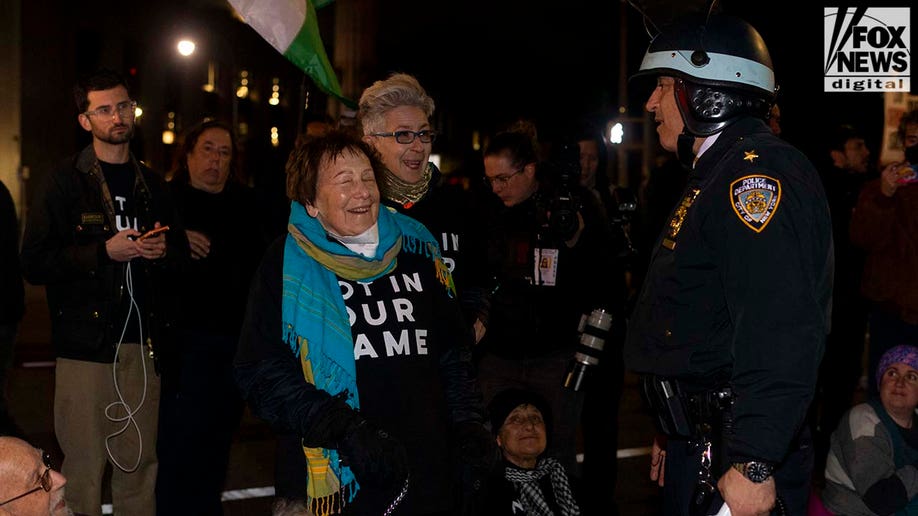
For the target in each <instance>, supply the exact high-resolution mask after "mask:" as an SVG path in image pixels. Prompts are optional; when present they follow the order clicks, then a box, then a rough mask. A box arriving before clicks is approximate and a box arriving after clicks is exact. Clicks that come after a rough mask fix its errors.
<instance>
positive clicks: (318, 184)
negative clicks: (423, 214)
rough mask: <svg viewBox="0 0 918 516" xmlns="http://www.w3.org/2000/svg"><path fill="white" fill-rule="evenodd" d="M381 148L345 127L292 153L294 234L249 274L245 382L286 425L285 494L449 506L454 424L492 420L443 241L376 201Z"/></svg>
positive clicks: (281, 460) (281, 456) (261, 405)
mask: <svg viewBox="0 0 918 516" xmlns="http://www.w3.org/2000/svg"><path fill="white" fill-rule="evenodd" d="M377 159H378V158H377V157H376V154H375V152H374V151H373V150H372V148H371V147H369V146H368V145H367V144H366V143H365V142H363V141H359V140H356V139H354V138H353V137H351V136H348V135H346V134H343V133H339V132H331V133H329V134H328V135H326V136H321V137H316V138H314V139H310V140H308V141H306V142H303V143H302V144H301V145H300V146H298V147H297V148H296V149H295V150H294V151H293V153H292V154H291V156H290V159H289V161H288V163H287V176H288V180H287V193H288V196H289V197H290V198H291V199H292V200H293V203H292V206H291V214H290V224H289V229H288V230H289V233H288V235H286V237H284V238H282V239H279V240H278V241H276V242H275V243H274V244H273V245H272V246H270V247H269V248H268V251H267V252H266V254H265V257H264V259H263V261H262V264H261V267H260V268H259V271H258V272H257V274H256V278H255V281H254V282H253V285H252V290H251V293H250V297H249V307H248V312H247V314H246V319H245V322H244V329H243V335H242V338H241V339H240V344H239V346H240V347H239V350H238V354H237V357H236V371H237V380H238V382H239V385H240V386H241V388H242V391H243V393H244V396H245V398H246V399H247V400H248V401H249V403H250V404H251V406H252V409H253V411H254V412H255V414H256V415H258V416H259V417H261V418H263V419H265V420H267V421H268V422H269V423H271V424H272V426H273V427H274V428H275V429H276V430H278V431H280V432H282V433H283V434H284V437H282V438H281V442H280V443H279V448H278V456H277V461H278V474H277V479H276V493H277V496H278V497H280V498H283V499H294V500H295V499H305V500H307V505H308V506H309V507H310V509H311V510H313V511H314V512H315V513H316V514H319V515H323V514H331V513H342V512H344V513H350V514H381V513H383V512H384V510H386V509H387V508H389V507H393V506H396V505H398V506H399V513H400V514H441V513H447V512H449V511H450V510H451V508H452V507H453V503H454V500H453V498H452V494H453V493H452V492H451V482H450V478H449V471H450V468H449V457H450V448H449V446H450V444H451V443H450V442H449V437H450V435H451V430H456V429H458V428H459V427H462V426H466V425H473V426H477V427H478V428H483V426H482V425H481V420H482V410H481V401H480V395H479V394H478V392H477V390H476V389H475V381H474V377H473V376H472V370H471V365H470V356H469V355H470V353H469V346H470V344H471V336H470V335H469V333H468V332H467V331H465V330H464V329H463V322H462V317H461V314H460V311H459V306H458V304H457V302H456V300H455V298H454V297H453V286H452V279H451V276H450V274H449V271H448V270H447V268H446V266H445V265H444V263H443V260H442V258H441V256H440V251H439V248H438V247H437V243H436V240H434V238H433V237H432V236H431V235H430V233H429V232H428V231H427V230H426V229H425V228H424V226H422V225H421V224H420V223H418V222H417V221H415V220H413V219H410V218H408V217H405V216H402V215H399V214H398V213H395V212H393V211H390V210H389V209H387V208H380V204H379V198H380V197H379V189H378V188H377V183H376V178H377V171H379V170H380V166H379V163H378V161H377ZM406 450H407V452H406ZM339 459H340V460H341V462H339Z"/></svg>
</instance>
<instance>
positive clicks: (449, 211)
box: [357, 73, 486, 339]
mask: <svg viewBox="0 0 918 516" xmlns="http://www.w3.org/2000/svg"><path fill="white" fill-rule="evenodd" d="M433 114H434V100H433V98H431V97H430V96H429V95H428V94H427V92H426V91H425V90H424V88H423V87H421V84H420V83H419V82H418V80H417V79H416V78H415V77H413V76H411V75H408V74H404V73H395V74H392V75H390V76H389V77H387V78H386V79H384V80H381V81H376V82H375V83H373V84H372V85H371V86H370V87H368V88H367V89H365V90H364V91H363V93H362V94H361V96H360V109H359V111H358V112H357V116H358V118H359V120H360V125H361V128H362V129H363V139H364V141H366V142H367V143H369V144H370V145H372V146H373V148H374V149H376V151H377V152H378V153H379V156H380V159H381V160H382V164H383V169H382V172H381V175H380V193H381V195H382V203H383V204H385V205H387V206H390V207H392V208H395V209H396V210H398V212H399V213H402V214H405V215H408V216H409V217H411V218H413V219H415V220H417V221H419V222H421V223H422V224H424V226H425V227H427V228H428V229H429V230H430V232H431V233H433V235H434V236H435V237H436V238H437V242H438V243H439V244H440V246H441V248H440V250H441V252H442V254H443V261H444V262H445V263H446V265H447V266H448V267H449V270H450V272H451V273H452V275H453V278H454V279H455V282H456V289H457V291H458V293H459V296H460V301H461V304H462V306H463V310H464V312H465V316H466V320H467V322H468V324H469V326H470V327H474V329H475V332H476V337H477V338H479V339H480V338H481V335H482V334H483V331H484V325H483V319H484V318H485V317H486V316H485V315H484V313H485V311H486V309H485V308H484V307H485V302H484V290H483V289H482V288H481V286H480V285H476V286H473V283H474V282H475V280H476V278H473V276H474V274H476V273H477V272H478V270H479V269H480V267H481V264H482V263H483V262H482V259H483V257H482V254H480V250H481V243H480V239H481V237H482V236H483V234H482V231H481V228H482V225H481V222H480V220H479V219H477V218H476V217H477V215H478V213H479V211H480V210H479V209H478V207H477V204H476V199H475V197H474V196H473V195H472V194H471V193H470V192H469V191H467V190H465V189H463V188H461V187H460V186H458V185H455V184H451V183H450V182H449V181H447V180H446V178H445V177H443V176H442V175H441V173H440V170H439V169H437V167H436V166H435V165H434V164H433V163H432V162H431V161H430V153H431V152H432V150H433V144H434V142H435V141H436V139H437V131H436V130H435V129H434V128H433V126H432V125H431V122H430V120H431V117H432V116H433Z"/></svg>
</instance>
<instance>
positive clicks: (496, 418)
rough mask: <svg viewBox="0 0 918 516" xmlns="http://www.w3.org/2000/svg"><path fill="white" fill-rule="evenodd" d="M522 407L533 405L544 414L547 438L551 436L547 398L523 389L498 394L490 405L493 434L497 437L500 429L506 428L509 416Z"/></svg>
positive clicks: (508, 390)
mask: <svg viewBox="0 0 918 516" xmlns="http://www.w3.org/2000/svg"><path fill="white" fill-rule="evenodd" d="M520 405H532V406H533V407H535V408H537V409H539V412H541V413H542V419H544V420H545V435H546V438H547V436H549V435H550V434H551V409H549V408H548V403H547V402H546V401H545V398H543V397H542V396H539V395H538V394H536V393H534V392H532V391H527V390H523V389H512V388H511V389H506V390H503V391H500V392H499V393H497V394H496V395H495V396H494V398H492V399H491V403H489V404H488V415H489V417H490V418H491V432H493V433H494V435H497V434H498V433H499V432H500V427H502V426H504V421H506V420H507V416H509V415H510V413H511V412H513V410H514V409H516V407H519V406H520Z"/></svg>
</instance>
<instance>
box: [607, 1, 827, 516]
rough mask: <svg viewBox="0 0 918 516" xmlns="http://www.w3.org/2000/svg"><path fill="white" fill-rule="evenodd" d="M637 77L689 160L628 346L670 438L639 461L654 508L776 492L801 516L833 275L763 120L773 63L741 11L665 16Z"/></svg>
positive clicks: (820, 234) (796, 175) (756, 500)
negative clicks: (656, 499) (660, 496)
mask: <svg viewBox="0 0 918 516" xmlns="http://www.w3.org/2000/svg"><path fill="white" fill-rule="evenodd" d="M636 76H641V77H650V78H654V79H656V85H655V87H654V89H653V91H652V93H651V94H650V97H649V99H648V100H647V103H646V106H645V107H646V109H647V111H649V112H651V113H652V114H653V116H654V120H655V121H656V123H657V129H656V131H657V134H658V135H659V138H660V143H661V144H662V146H663V147H664V148H665V149H667V150H669V151H675V152H676V153H677V155H678V157H679V159H680V161H682V162H683V163H684V164H686V166H688V167H691V169H692V170H691V173H690V178H689V181H688V184H687V186H686V189H685V191H684V193H683V195H682V196H681V198H680V201H679V202H678V204H677V205H676V206H675V209H674V210H673V212H672V214H671V216H670V218H669V223H668V224H667V225H666V226H665V227H664V229H663V232H662V234H661V235H660V237H659V239H658V240H657V243H656V245H655V248H654V250H653V254H652V256H651V262H650V265H649V270H648V274H647V277H646V279H645V280H644V284H643V286H642V291H641V294H640V296H639V299H638V302H637V304H636V306H635V309H634V311H633V313H632V316H631V319H630V320H629V325H628V328H629V329H628V336H627V339H626V344H625V361H626V365H627V366H628V368H630V369H631V370H634V371H636V372H638V373H641V374H642V378H643V381H644V384H643V385H644V388H645V392H646V393H648V399H650V400H651V402H652V405H653V407H654V412H655V413H656V414H657V416H658V422H659V423H660V427H661V429H663V430H665V432H666V433H668V438H665V439H664V438H658V439H656V440H655V446H654V450H653V453H652V458H651V478H652V479H656V478H658V477H659V481H660V483H661V485H664V500H665V501H664V505H665V507H664V512H665V514H688V513H689V512H690V511H691V513H692V514H695V513H698V512H696V509H700V514H705V513H706V512H705V511H704V509H705V507H701V506H702V505H709V506H710V507H713V511H712V512H714V511H716V509H717V506H718V505H719V502H718V501H717V498H716V497H717V496H718V494H719V495H720V496H722V498H723V500H724V501H725V502H726V504H727V505H728V506H729V508H730V510H731V512H732V514H733V515H736V516H740V515H749V514H765V513H767V512H768V511H769V510H770V509H772V507H773V506H775V504H776V503H777V502H776V500H781V501H782V503H783V505H785V506H786V508H785V511H786V513H788V514H805V512H806V502H807V496H808V491H809V487H808V483H809V477H810V473H811V469H812V452H811V448H810V447H809V446H808V444H807V443H805V442H802V441H804V440H805V439H807V438H808V437H807V436H803V435H802V434H801V432H805V426H804V425H803V422H804V418H805V415H806V412H807V407H808V406H809V403H810V400H811V399H812V397H813V391H814V385H815V382H816V373H817V369H818V366H819V361H820V359H821V357H822V353H823V347H824V342H825V336H826V332H827V329H828V326H829V316H828V307H829V299H830V296H831V290H832V287H831V278H832V271H833V251H832V235H831V225H830V220H829V211H828V207H827V202H826V198H825V193H824V192H823V189H822V186H821V183H820V181H819V176H818V175H817V172H816V170H815V169H814V167H813V166H812V164H811V163H810V162H809V161H808V160H807V158H806V157H805V156H804V155H803V154H801V153H800V152H799V151H797V150H796V149H794V148H793V147H791V146H790V145H788V144H787V143H785V142H784V141H782V140H780V139H778V138H777V137H776V136H774V134H772V133H771V131H770V130H769V128H768V126H767V125H766V123H765V118H766V116H767V115H766V113H768V111H769V108H770V106H771V104H772V103H773V101H774V96H775V92H776V88H775V81H774V73H773V68H772V64H771V58H770V56H769V54H768V50H767V48H766V46H765V43H764V41H763V40H762V38H761V36H760V35H759V34H758V33H757V32H756V30H755V29H754V28H753V27H752V26H750V25H749V24H748V23H746V22H745V21H743V20H740V19H738V18H734V17H729V16H725V15H713V16H710V17H708V18H686V19H682V20H679V21H677V22H675V23H673V24H671V25H669V26H667V27H664V28H663V30H662V31H661V33H660V34H659V35H657V36H656V37H655V38H654V39H653V40H652V42H651V44H650V47H649V49H648V50H647V53H646V54H645V56H644V60H643V62H642V63H641V68H640V71H639V72H638V73H637V74H636ZM664 476H665V483H664V482H663V480H664V478H663V477H664ZM715 485H716V486H717V488H718V490H719V493H718V492H717V491H715V489H714V486H715ZM776 493H777V498H776ZM695 495H698V496H695ZM692 505H698V506H699V507H694V508H692V507H690V506H692ZM712 512H710V513H712Z"/></svg>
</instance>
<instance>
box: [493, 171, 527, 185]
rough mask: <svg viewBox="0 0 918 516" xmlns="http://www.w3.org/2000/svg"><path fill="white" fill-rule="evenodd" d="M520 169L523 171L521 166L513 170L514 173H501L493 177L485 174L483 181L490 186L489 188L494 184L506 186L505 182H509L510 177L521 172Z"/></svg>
mask: <svg viewBox="0 0 918 516" xmlns="http://www.w3.org/2000/svg"><path fill="white" fill-rule="evenodd" d="M522 171H523V169H522V168H521V169H519V170H517V171H516V172H514V173H512V174H503V175H500V176H494V177H488V176H485V177H484V182H485V184H486V185H488V186H490V187H491V188H494V186H495V185H497V186H502V187H503V186H507V183H509V182H510V179H511V178H513V176H515V175H517V174H519V173H520V172H522Z"/></svg>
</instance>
